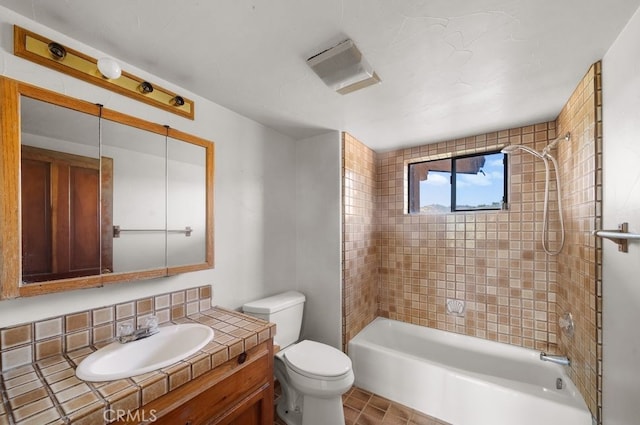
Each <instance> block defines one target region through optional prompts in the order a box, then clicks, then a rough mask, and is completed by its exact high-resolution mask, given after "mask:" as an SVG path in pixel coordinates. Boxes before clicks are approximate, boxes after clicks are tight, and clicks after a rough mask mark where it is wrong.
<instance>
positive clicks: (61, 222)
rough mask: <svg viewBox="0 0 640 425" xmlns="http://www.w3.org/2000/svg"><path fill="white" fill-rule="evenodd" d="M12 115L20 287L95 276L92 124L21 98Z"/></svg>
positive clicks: (85, 117) (97, 231)
mask: <svg viewBox="0 0 640 425" xmlns="http://www.w3.org/2000/svg"><path fill="white" fill-rule="evenodd" d="M20 114H21V115H20V116H21V119H20V123H21V139H20V143H21V145H20V147H21V164H20V167H21V175H20V178H21V189H20V190H21V202H22V205H21V220H22V221H21V223H22V226H21V227H22V235H21V236H22V281H23V283H32V282H42V281H48V280H56V279H65V278H73V277H80V276H91V275H95V274H99V273H100V269H101V263H102V260H103V259H102V258H101V246H100V235H101V231H102V223H101V222H100V214H99V209H100V159H99V158H100V156H99V155H100V147H99V137H98V128H99V127H98V125H99V120H98V117H96V116H93V115H90V114H86V113H83V112H78V111H76V110H73V109H68V108H64V107H60V106H56V105H53V104H50V103H47V102H43V101H40V100H35V99H32V98H29V97H26V96H21V97H20ZM70 123H73V125H70ZM104 260H105V262H108V261H109V258H105V259H104Z"/></svg>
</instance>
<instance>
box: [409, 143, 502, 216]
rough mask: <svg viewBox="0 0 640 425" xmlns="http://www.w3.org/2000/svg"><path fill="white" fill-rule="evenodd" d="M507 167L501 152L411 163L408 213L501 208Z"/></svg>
mask: <svg viewBox="0 0 640 425" xmlns="http://www.w3.org/2000/svg"><path fill="white" fill-rule="evenodd" d="M506 168H507V162H506V155H505V154H503V153H501V152H488V153H482V154H475V155H466V156H459V157H454V158H447V159H439V160H435V161H423V162H415V163H413V164H409V214H428V213H445V212H451V211H483V210H501V209H503V207H504V205H505V204H506V202H507V195H506V194H507V190H506V188H507V181H506V178H505V176H506Z"/></svg>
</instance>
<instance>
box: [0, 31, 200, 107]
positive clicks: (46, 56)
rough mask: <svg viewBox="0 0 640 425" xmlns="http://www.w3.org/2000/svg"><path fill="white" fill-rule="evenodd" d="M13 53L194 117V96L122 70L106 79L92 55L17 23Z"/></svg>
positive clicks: (142, 100)
mask: <svg viewBox="0 0 640 425" xmlns="http://www.w3.org/2000/svg"><path fill="white" fill-rule="evenodd" d="M13 54H14V55H16V56H18V57H21V58H23V59H27V60H30V61H32V62H35V63H37V64H40V65H43V66H46V67H48V68H52V69H55V70H57V71H60V72H63V73H65V74H69V75H71V76H74V77H76V78H79V79H81V80H84V81H87V82H89V83H92V84H95V85H97V86H100V87H102V88H105V89H108V90H111V91H114V92H116V93H119V94H122V95H124V96H128V97H131V98H133V99H136V100H139V101H141V102H144V103H147V104H149V105H152V106H155V107H158V108H160V109H164V110H165V111H169V112H173V113H174V114H177V115H180V116H183V117H185V118H189V119H194V115H195V104H194V102H193V100H190V99H187V98H186V97H183V96H180V95H178V94H176V93H173V92H171V91H169V90H165V89H163V88H162V87H159V86H157V85H155V84H151V83H150V82H148V81H145V80H143V79H142V78H139V77H136V76H135V75H132V74H129V73H128V72H124V71H122V73H121V76H120V77H119V78H115V79H108V78H106V77H104V76H103V75H102V73H101V72H100V71H99V70H98V61H97V60H96V59H94V58H92V57H91V56H87V55H85V54H83V53H80V52H78V51H76V50H73V49H70V48H68V47H65V46H63V45H61V44H60V43H57V42H55V41H52V40H49V39H48V38H46V37H43V36H41V35H38V34H36V33H33V32H31V31H29V30H26V29H24V28H21V27H19V26H17V25H14V27H13Z"/></svg>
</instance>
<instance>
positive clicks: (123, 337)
mask: <svg viewBox="0 0 640 425" xmlns="http://www.w3.org/2000/svg"><path fill="white" fill-rule="evenodd" d="M158 332H160V329H159V328H158V318H157V317H156V316H149V317H147V318H146V319H145V320H144V325H142V326H140V327H139V328H138V329H134V328H133V323H131V322H125V323H121V324H120V325H119V326H118V342H120V344H126V343H127V342H131V341H137V340H139V339H143V338H148V337H150V336H151V335H155V334H157V333H158Z"/></svg>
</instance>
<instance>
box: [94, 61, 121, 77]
mask: <svg viewBox="0 0 640 425" xmlns="http://www.w3.org/2000/svg"><path fill="white" fill-rule="evenodd" d="M98 71H100V73H101V74H102V75H103V76H104V78H108V79H110V80H115V79H117V78H120V75H122V69H121V68H120V65H119V64H118V62H116V61H115V60H114V59H111V58H100V59H98Z"/></svg>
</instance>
